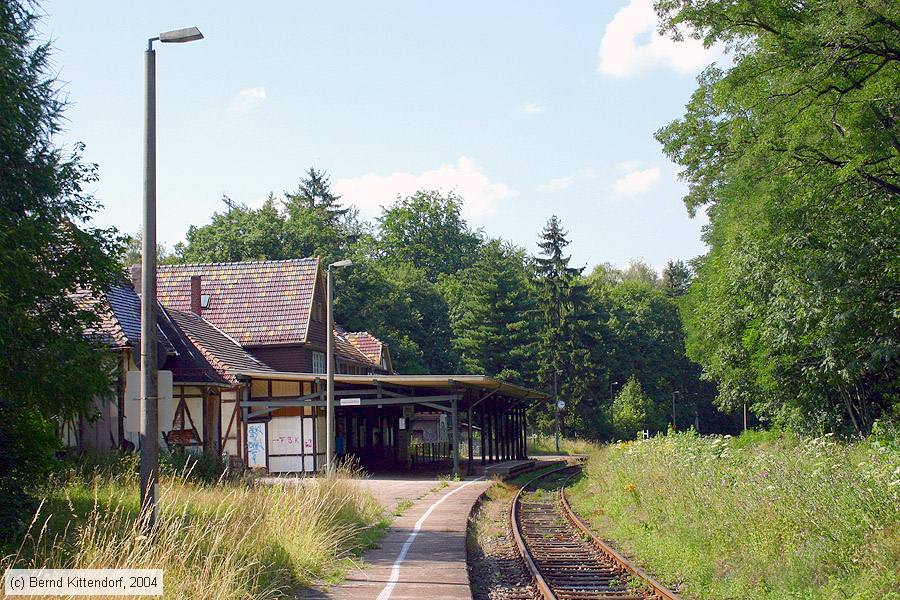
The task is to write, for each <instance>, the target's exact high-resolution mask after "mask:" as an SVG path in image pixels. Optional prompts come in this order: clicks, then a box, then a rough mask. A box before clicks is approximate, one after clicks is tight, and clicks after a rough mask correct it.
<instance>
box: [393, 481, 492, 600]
mask: <svg viewBox="0 0 900 600" xmlns="http://www.w3.org/2000/svg"><path fill="white" fill-rule="evenodd" d="M483 479H484V476H481V477H478V478H476V479H473V480H472V481H467V482H466V483H464V484H462V485H461V486H459V487H458V488H456V489H453V490H451V491H449V492H447V494H446V495H444V496H443V497H442V498H441V499H440V500H438V501H437V502H435V503H434V504H432V505H431V506H429V507H428V510H426V511H425V514H424V515H422V516H421V517H419V520H418V521H416V524H415V526H414V527H413V530H412V532H411V533H410V534H409V537H408V538H406V542H405V543H404V544H403V548H401V549H400V554H398V555H397V560H395V561H394V566H393V568H391V576H390V577H389V578H388V584H387V585H386V586H384V589H383V590H381V593H380V594H378V600H388V598H390V597H391V594H392V593H393V592H394V587H395V586H396V585H397V581H399V580H400V565H402V564H403V561H404V560H406V554H407V552H409V549H410V547H411V546H412V544H413V542H414V541H415V539H416V536H417V535H419V530H420V529H422V525H423V524H424V523H425V519H427V518H428V516H429V515H430V514H431V511H433V510H434V509H436V508H437V507H438V506H440V504H441V502H443V501H444V500H446V499H447V498H449V497H450V496H452V495H453V494H455V493H456V492H458V491H459V490H461V489H463V488H464V487H466V486H469V485H472V484H473V483H475V482H476V481H481V480H483Z"/></svg>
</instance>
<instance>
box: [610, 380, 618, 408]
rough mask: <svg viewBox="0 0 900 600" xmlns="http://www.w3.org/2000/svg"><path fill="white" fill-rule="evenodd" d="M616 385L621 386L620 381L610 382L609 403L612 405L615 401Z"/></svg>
mask: <svg viewBox="0 0 900 600" xmlns="http://www.w3.org/2000/svg"><path fill="white" fill-rule="evenodd" d="M614 385H619V382H618V381H610V382H609V402H610V404H612V401H613V386H614Z"/></svg>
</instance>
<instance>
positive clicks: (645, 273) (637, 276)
mask: <svg viewBox="0 0 900 600" xmlns="http://www.w3.org/2000/svg"><path fill="white" fill-rule="evenodd" d="M622 280H623V281H640V282H643V283H646V284H647V285H651V286H654V287H655V286H658V285H659V275H657V273H656V270H655V269H654V268H653V267H651V266H650V265H648V264H647V263H645V262H644V261H642V260H636V259H635V260H630V261H628V266H627V267H625V269H624V270H623V271H622Z"/></svg>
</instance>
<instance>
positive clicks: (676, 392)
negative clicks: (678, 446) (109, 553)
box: [672, 390, 681, 431]
mask: <svg viewBox="0 0 900 600" xmlns="http://www.w3.org/2000/svg"><path fill="white" fill-rule="evenodd" d="M676 395H681V392H679V391H677V390H676V391H674V392H672V431H675V430H677V429H678V426H677V425H675V396H676Z"/></svg>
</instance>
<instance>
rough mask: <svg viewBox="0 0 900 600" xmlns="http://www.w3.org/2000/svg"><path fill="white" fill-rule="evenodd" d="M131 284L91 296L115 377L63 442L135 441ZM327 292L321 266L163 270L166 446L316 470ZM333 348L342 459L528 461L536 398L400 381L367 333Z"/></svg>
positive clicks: (463, 463)
mask: <svg viewBox="0 0 900 600" xmlns="http://www.w3.org/2000/svg"><path fill="white" fill-rule="evenodd" d="M131 275H132V277H131V282H129V281H125V280H123V281H122V282H121V283H120V284H118V285H116V286H113V287H112V288H111V289H109V290H107V291H106V292H105V293H104V294H103V295H102V300H101V301H99V302H98V301H96V300H93V302H94V304H95V306H94V309H95V310H97V311H98V312H99V313H100V314H101V316H102V327H101V330H100V331H99V332H93V333H95V334H97V335H99V336H101V337H102V339H103V340H104V341H105V342H106V343H107V344H108V345H109V346H110V347H111V349H112V350H113V351H114V352H116V356H117V358H118V360H117V364H118V372H119V377H118V381H117V385H116V387H115V389H114V390H112V391H111V394H110V397H109V398H103V399H97V402H96V413H97V414H95V415H92V416H91V418H87V417H82V418H80V419H78V420H77V422H69V423H66V424H64V425H65V426H64V428H63V435H64V437H65V440H66V441H67V442H68V443H69V444H70V445H73V446H79V447H83V448H97V449H101V450H102V449H109V448H113V447H123V448H131V447H135V446H136V445H137V444H138V439H139V436H138V433H137V432H138V430H139V428H140V422H139V411H140V400H139V393H140V392H139V378H138V377H137V372H138V369H139V365H138V363H137V360H136V359H137V358H138V357H139V355H140V351H139V348H140V297H139V294H140V287H139V281H140V273H139V271H137V270H135V272H133V273H132V274H131ZM324 283H325V282H324V277H323V273H322V268H321V266H320V263H319V260H318V259H317V258H307V259H297V260H285V261H254V262H235V263H204V264H182V265H164V266H163V265H161V266H160V267H159V275H158V279H157V288H158V290H157V297H158V300H159V304H158V307H157V308H158V310H157V313H158V325H159V328H158V330H157V331H158V336H159V341H160V348H159V355H160V359H159V362H160V364H159V365H158V366H159V367H160V369H161V370H162V373H163V375H161V380H160V381H161V389H163V388H164V389H171V394H170V396H166V395H165V394H162V393H161V394H160V395H161V398H160V407H159V414H160V418H159V423H160V432H159V435H160V443H161V445H162V447H163V448H169V449H172V450H176V449H178V450H180V449H183V450H186V451H195V452H196V451H201V450H205V451H208V452H216V453H220V454H222V455H225V456H227V458H228V460H229V461H230V462H232V463H233V464H235V465H238V466H241V467H246V468H251V469H265V470H266V471H268V472H270V473H312V472H316V471H318V470H320V469H322V468H323V467H324V464H325V447H326V439H325V436H326V420H325V404H326V398H325V377H326V376H325V363H326V361H325V352H326V341H327V340H326V329H327V328H326V312H325V311H326V306H325V286H324ZM334 350H335V373H336V374H335V441H334V442H335V443H334V448H335V451H336V454H337V458H338V460H355V461H357V462H358V463H359V464H360V465H361V466H363V467H364V468H366V469H368V470H372V471H379V470H406V469H411V468H416V467H420V466H423V465H434V464H436V463H440V464H446V465H447V466H450V465H452V467H453V470H454V472H457V473H458V472H460V471H463V470H466V469H468V470H469V471H471V469H472V468H473V467H474V463H475V461H478V462H479V463H487V462H495V461H500V460H511V459H520V458H525V457H526V455H527V449H526V440H527V426H526V418H525V416H526V409H527V408H528V407H529V406H530V405H532V404H533V403H535V402H542V401H545V400H546V399H547V397H546V396H545V395H544V394H542V393H540V392H536V391H533V390H529V389H526V388H523V387H520V386H517V385H513V384H511V383H507V382H503V381H500V380H497V379H493V378H491V377H486V376H482V375H458V374H443V375H402V374H397V373H396V372H395V371H394V369H393V365H392V361H391V355H390V349H389V348H388V346H387V345H386V344H384V343H383V342H382V341H381V340H379V339H378V338H376V337H375V336H373V335H371V334H370V333H368V332H348V331H345V330H344V329H342V328H340V327H338V326H336V327H335V331H334ZM169 374H170V375H169ZM169 376H171V380H170V384H169V387H168V388H167V387H166V382H165V381H164V379H163V378H164V377H169Z"/></svg>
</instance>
